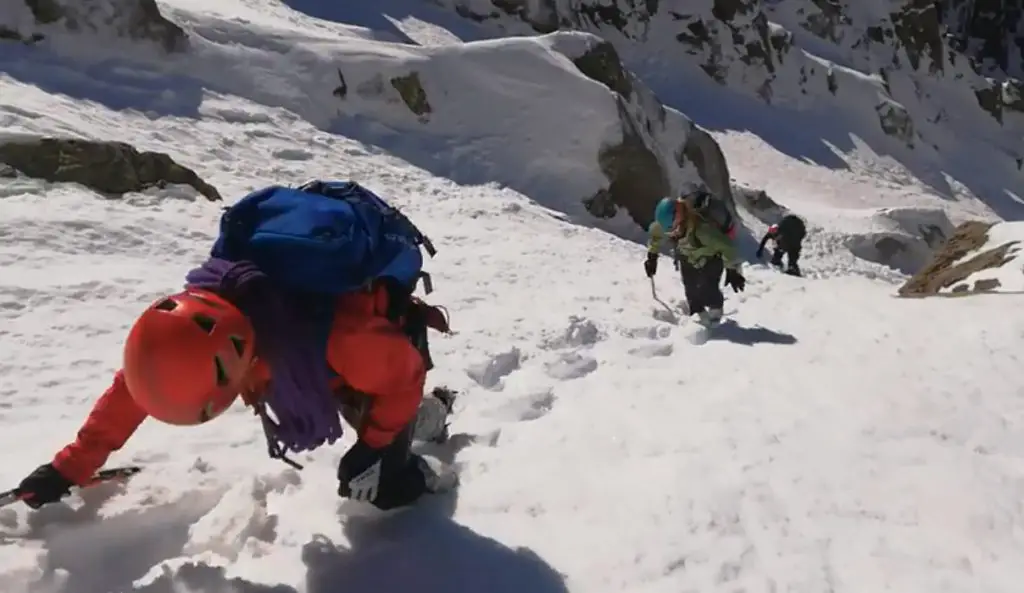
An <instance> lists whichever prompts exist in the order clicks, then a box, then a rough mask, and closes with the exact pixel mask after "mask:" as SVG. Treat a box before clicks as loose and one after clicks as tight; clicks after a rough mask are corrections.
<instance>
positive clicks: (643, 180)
mask: <svg viewBox="0 0 1024 593" xmlns="http://www.w3.org/2000/svg"><path fill="white" fill-rule="evenodd" d="M571 59H572V61H573V64H575V65H576V67H577V68H578V69H579V71H580V72H581V73H582V74H583V75H584V76H586V77H587V78H590V79H592V80H595V81H597V82H600V83H601V84H603V85H605V86H606V87H608V89H609V90H610V91H611V92H613V93H615V95H616V96H617V102H618V107H619V120H620V123H621V126H622V141H621V142H620V143H619V144H616V145H612V146H607V147H605V148H603V149H602V150H601V151H600V153H599V155H598V162H599V164H600V167H601V171H602V172H604V174H605V176H606V177H607V178H608V181H609V185H608V187H607V188H602V189H600V190H598V191H597V192H596V193H595V194H594V195H593V196H589V197H586V198H584V200H583V202H584V205H585V206H586V208H587V211H588V212H590V213H591V214H593V215H594V216H597V217H600V218H611V217H612V216H614V215H615V214H616V213H617V210H618V208H624V209H625V210H626V211H627V212H628V213H629V215H630V217H631V218H632V219H633V220H634V221H635V222H636V223H637V224H639V225H640V226H642V227H644V228H646V227H647V225H649V224H650V222H651V220H652V219H653V216H654V207H655V205H656V204H657V203H658V201H659V200H660V199H661V198H663V197H665V196H667V195H670V194H672V193H675V192H677V191H678V190H680V189H681V188H679V187H673V186H672V183H671V182H670V176H669V174H668V171H667V169H668V168H669V167H673V166H678V167H680V168H682V169H686V168H688V167H693V168H694V169H695V170H696V173H697V176H698V177H699V178H700V180H701V181H702V182H703V183H704V184H705V185H707V186H708V187H709V188H710V189H711V190H712V191H714V192H715V193H716V194H717V195H719V196H721V197H723V198H724V199H725V200H726V201H727V202H728V203H729V205H730V206H731V207H732V208H733V210H735V206H734V203H733V197H732V191H731V186H730V184H729V169H728V165H727V164H726V161H725V155H724V154H723V153H722V150H721V148H719V146H718V143H717V142H715V140H714V139H713V138H712V137H711V135H710V134H708V133H707V132H706V131H704V130H702V129H700V128H699V127H697V126H695V125H694V124H693V122H690V121H689V120H686V122H685V125H686V127H687V133H686V141H685V143H684V144H683V145H682V146H680V147H678V149H677V150H676V151H675V153H674V156H675V162H665V161H664V160H663V159H661V158H659V156H658V154H657V150H656V149H655V147H657V146H658V145H659V136H660V132H661V131H663V130H664V129H665V127H666V117H667V114H666V111H665V108H664V106H662V105H661V103H660V102H658V100H657V98H656V97H655V96H654V94H653V93H651V92H650V90H649V89H647V87H646V86H645V85H644V84H643V83H642V82H641V81H640V80H638V79H637V78H636V76H634V75H633V74H632V73H631V72H630V71H629V70H628V69H626V67H625V66H624V65H623V64H622V61H621V60H620V58H619V54H618V52H617V51H616V49H615V46H613V45H612V44H611V43H608V42H600V43H596V44H593V45H592V46H591V47H589V48H588V49H587V50H586V51H584V52H582V53H580V54H579V55H575V56H571ZM652 114H654V115H655V117H651V115H652Z"/></svg>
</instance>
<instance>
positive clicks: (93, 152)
mask: <svg viewBox="0 0 1024 593" xmlns="http://www.w3.org/2000/svg"><path fill="white" fill-rule="evenodd" d="M0 163H2V164H6V165H7V166H8V167H10V168H12V169H14V170H17V171H19V172H21V173H22V174H24V175H26V176H28V177H34V178H37V179H43V180H45V181H49V182H63V183H79V184H81V185H84V186H86V187H88V188H90V189H92V190H95V191H97V192H100V193H103V194H110V195H121V194H125V193H128V192H139V191H145V190H147V189H150V188H153V187H163V186H165V185H168V184H181V185H189V186H191V187H193V188H194V189H195V190H196V191H197V192H199V193H200V194H202V195H203V196H205V197H206V198H207V199H208V200H210V201H219V200H221V195H220V193H219V192H218V191H217V190H216V188H214V187H213V186H212V185H210V184H209V183H206V182H205V181H203V180H202V179H200V178H199V175H197V174H196V172H195V171H193V170H192V169H189V168H188V167H185V166H183V165H181V164H179V163H177V162H175V161H174V159H172V158H171V157H170V156H168V155H167V154H164V153H162V152H141V151H139V150H137V149H136V148H135V147H133V146H131V145H130V144H126V143H124V142H102V141H93V140H79V139H74V138H27V139H17V140H8V141H4V142H2V143H0Z"/></svg>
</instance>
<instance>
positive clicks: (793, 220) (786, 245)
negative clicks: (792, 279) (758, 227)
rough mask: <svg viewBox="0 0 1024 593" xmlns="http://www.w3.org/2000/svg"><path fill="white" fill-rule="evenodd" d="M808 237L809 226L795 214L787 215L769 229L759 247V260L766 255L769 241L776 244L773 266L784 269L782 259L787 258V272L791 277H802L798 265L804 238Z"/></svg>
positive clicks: (773, 253) (773, 250)
mask: <svg viewBox="0 0 1024 593" xmlns="http://www.w3.org/2000/svg"><path fill="white" fill-rule="evenodd" d="M805 236H807V226H806V225H805V224H804V221H803V219H801V218H800V217H799V216H797V215H795V214H787V215H785V216H783V217H782V220H780V221H779V222H778V223H777V224H773V225H772V226H771V227H769V228H768V232H767V233H765V235H764V237H763V238H762V239H761V244H760V245H759V246H758V247H757V258H758V259H760V258H761V257H762V256H763V255H764V248H765V245H766V244H767V243H768V241H769V240H770V241H773V242H774V243H775V246H774V248H773V249H772V265H773V266H775V267H776V268H779V269H782V257H783V256H787V260H788V261H787V262H786V264H787V265H786V269H785V272H786V273H787V274H789V275H790V276H800V275H801V273H800V266H799V264H798V263H797V262H798V261H799V259H800V248H801V246H802V244H803V241H804V237H805Z"/></svg>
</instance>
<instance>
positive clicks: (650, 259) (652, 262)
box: [644, 253, 658, 278]
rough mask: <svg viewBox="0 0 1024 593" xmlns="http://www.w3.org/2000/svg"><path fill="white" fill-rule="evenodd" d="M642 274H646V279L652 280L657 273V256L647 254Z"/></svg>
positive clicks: (655, 254)
mask: <svg viewBox="0 0 1024 593" xmlns="http://www.w3.org/2000/svg"><path fill="white" fill-rule="evenodd" d="M644 272H646V273H647V277H648V278H654V275H655V274H657V273H658V254H657V253H648V254H647V259H646V260H645V261H644Z"/></svg>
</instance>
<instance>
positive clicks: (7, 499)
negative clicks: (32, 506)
mask: <svg viewBox="0 0 1024 593" xmlns="http://www.w3.org/2000/svg"><path fill="white" fill-rule="evenodd" d="M140 471H142V468H141V467H138V466H134V465H126V466H124V467H112V468H110V469H104V470H100V471H98V472H96V473H95V474H94V475H93V477H91V478H89V481H88V482H86V483H85V484H82V485H81V486H78V487H77V488H76V489H78V490H81V489H83V488H91V487H92V486H96V485H98V484H104V483H106V482H113V481H115V480H123V479H126V478H130V477H132V476H134V475H135V474H137V473H139V472H140ZM29 498H32V493H31V492H25V491H23V490H22V489H21V488H12V489H10V490H8V491H7V492H0V507H5V506H7V505H11V504H14V503H16V502H20V501H23V500H27V499H29Z"/></svg>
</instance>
